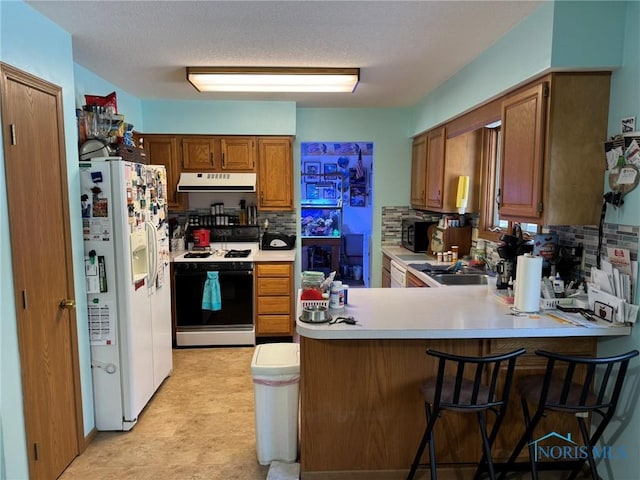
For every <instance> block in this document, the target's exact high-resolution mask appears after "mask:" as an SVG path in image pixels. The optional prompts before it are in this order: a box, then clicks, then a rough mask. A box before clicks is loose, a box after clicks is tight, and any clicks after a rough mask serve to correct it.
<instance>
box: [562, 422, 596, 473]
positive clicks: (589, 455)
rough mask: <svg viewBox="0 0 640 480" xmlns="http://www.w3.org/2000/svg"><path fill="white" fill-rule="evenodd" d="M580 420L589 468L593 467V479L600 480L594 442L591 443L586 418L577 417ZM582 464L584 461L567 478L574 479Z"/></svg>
mask: <svg viewBox="0 0 640 480" xmlns="http://www.w3.org/2000/svg"><path fill="white" fill-rule="evenodd" d="M576 420H578V425H579V426H580V433H582V440H583V441H584V444H585V446H586V447H587V460H588V461H589V468H590V469H591V478H592V479H593V480H599V479H600V477H599V476H598V469H597V468H596V461H595V459H594V458H593V443H591V439H590V438H589V431H588V430H587V425H586V424H585V422H584V418H582V417H576ZM582 465H584V462H582V463H580V464H579V465H578V466H577V467H576V468H574V469H573V471H572V472H571V475H570V476H569V478H568V479H567V480H574V479H575V478H576V477H577V476H578V473H580V470H581V469H582Z"/></svg>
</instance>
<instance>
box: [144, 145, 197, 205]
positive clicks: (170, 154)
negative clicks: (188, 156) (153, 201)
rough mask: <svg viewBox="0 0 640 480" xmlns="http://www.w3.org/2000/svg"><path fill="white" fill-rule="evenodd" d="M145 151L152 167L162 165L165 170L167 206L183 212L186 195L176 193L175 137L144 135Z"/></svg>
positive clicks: (176, 162) (177, 169)
mask: <svg viewBox="0 0 640 480" xmlns="http://www.w3.org/2000/svg"><path fill="white" fill-rule="evenodd" d="M143 138H144V145H145V149H146V150H147V152H148V155H149V163H150V164H152V165H164V166H165V168H166V170H167V206H168V207H169V208H170V209H172V210H173V209H177V210H184V209H185V208H186V206H187V199H186V194H184V193H178V192H177V186H178V180H180V157H179V154H178V138H177V137H176V136H175V135H144V136H143Z"/></svg>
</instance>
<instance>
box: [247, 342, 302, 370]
mask: <svg viewBox="0 0 640 480" xmlns="http://www.w3.org/2000/svg"><path fill="white" fill-rule="evenodd" d="M251 373H253V374H255V375H290V374H296V373H300V345H299V344H298V343H264V344H261V345H258V346H256V350H255V352H253V359H252V361H251Z"/></svg>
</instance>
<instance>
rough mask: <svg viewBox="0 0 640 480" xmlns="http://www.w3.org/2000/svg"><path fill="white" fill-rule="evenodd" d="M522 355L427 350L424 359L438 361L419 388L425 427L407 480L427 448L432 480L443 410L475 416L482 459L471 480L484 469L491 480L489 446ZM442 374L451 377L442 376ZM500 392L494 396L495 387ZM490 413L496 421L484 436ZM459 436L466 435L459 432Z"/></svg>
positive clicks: (491, 462)
mask: <svg viewBox="0 0 640 480" xmlns="http://www.w3.org/2000/svg"><path fill="white" fill-rule="evenodd" d="M523 353H525V350H524V348H521V349H519V350H515V351H513V352H511V353H507V354H504V355H493V356H487V357H468V356H460V355H452V354H448V353H443V352H436V351H434V350H427V355H430V356H432V357H436V358H438V373H437V376H436V377H434V378H431V379H428V380H427V381H426V382H425V383H424V384H423V385H422V386H421V388H420V390H421V392H422V396H423V398H424V406H425V414H426V420H427V426H426V428H425V430H424V435H423V436H422V440H421V441H420V445H419V446H418V451H417V452H416V455H415V457H414V460H413V463H412V464H411V470H410V471H409V475H408V476H407V480H411V479H413V478H414V476H415V474H416V471H417V469H418V466H419V465H420V460H421V459H422V455H423V454H424V450H425V448H426V447H427V444H428V445H429V460H430V471H431V479H432V480H436V479H437V474H436V457H435V447H434V445H433V427H434V426H435V423H436V420H437V419H438V418H439V417H440V415H441V413H442V412H443V411H445V410H450V411H455V412H466V413H475V414H476V416H477V419H478V425H479V427H480V435H481V436H482V447H483V456H482V459H481V460H480V463H479V465H478V469H477V471H476V475H475V478H479V476H480V472H481V469H482V468H484V467H485V466H486V468H487V469H488V471H489V475H490V477H491V479H492V480H493V479H495V473H494V468H493V460H492V458H491V446H492V445H493V442H494V441H495V439H496V436H497V434H498V430H499V428H500V424H501V423H502V419H503V418H504V412H505V409H506V406H507V403H508V400H509V391H510V389H511V381H512V378H513V372H514V368H515V362H516V357H518V356H520V355H522V354H523ZM445 371H448V372H455V375H445ZM499 384H501V385H502V391H501V392H498V391H497V387H498V385H499ZM487 411H491V412H493V413H494V414H495V416H496V419H495V422H494V424H493V427H492V429H491V433H489V434H487V424H486V415H485V414H486V412H487ZM460 434H461V435H464V434H466V432H460Z"/></svg>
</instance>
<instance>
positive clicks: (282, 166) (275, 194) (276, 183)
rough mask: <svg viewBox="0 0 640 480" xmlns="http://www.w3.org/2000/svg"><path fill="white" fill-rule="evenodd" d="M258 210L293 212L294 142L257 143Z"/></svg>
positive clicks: (271, 139) (274, 139) (284, 139)
mask: <svg viewBox="0 0 640 480" xmlns="http://www.w3.org/2000/svg"><path fill="white" fill-rule="evenodd" d="M258 191H259V195H258V208H259V209H260V210H293V160H292V152H291V138H289V137H264V138H259V139H258Z"/></svg>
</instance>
